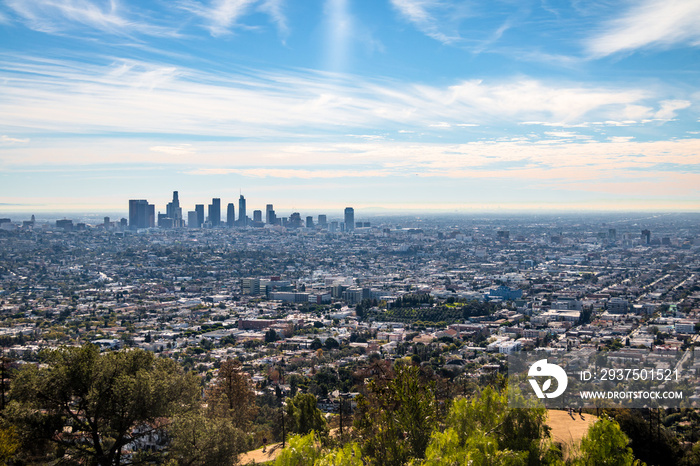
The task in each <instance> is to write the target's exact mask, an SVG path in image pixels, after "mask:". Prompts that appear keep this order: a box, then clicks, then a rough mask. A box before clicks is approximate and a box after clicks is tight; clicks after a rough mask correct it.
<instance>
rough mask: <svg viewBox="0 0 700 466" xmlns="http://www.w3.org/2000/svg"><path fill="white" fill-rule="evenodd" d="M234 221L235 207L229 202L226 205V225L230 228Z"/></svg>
mask: <svg viewBox="0 0 700 466" xmlns="http://www.w3.org/2000/svg"><path fill="white" fill-rule="evenodd" d="M235 223H236V208H235V207H234V205H233V202H229V203H228V205H227V206H226V226H227V227H229V228H231V227H232V226H233V225H234V224H235Z"/></svg>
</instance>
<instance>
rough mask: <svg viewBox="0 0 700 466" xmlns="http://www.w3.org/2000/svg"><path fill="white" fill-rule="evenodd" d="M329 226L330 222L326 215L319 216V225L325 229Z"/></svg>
mask: <svg viewBox="0 0 700 466" xmlns="http://www.w3.org/2000/svg"><path fill="white" fill-rule="evenodd" d="M327 224H328V220H327V219H326V216H325V215H319V216H318V225H319V226H321V227H325V226H326V225H327Z"/></svg>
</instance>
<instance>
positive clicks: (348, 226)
mask: <svg viewBox="0 0 700 466" xmlns="http://www.w3.org/2000/svg"><path fill="white" fill-rule="evenodd" d="M354 229H355V209H353V208H352V207H346V208H345V231H350V230H354Z"/></svg>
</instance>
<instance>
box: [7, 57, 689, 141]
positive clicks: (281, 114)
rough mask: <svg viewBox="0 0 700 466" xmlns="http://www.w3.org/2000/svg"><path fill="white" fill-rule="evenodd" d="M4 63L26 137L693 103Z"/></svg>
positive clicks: (641, 91) (615, 116) (392, 121)
mask: <svg viewBox="0 0 700 466" xmlns="http://www.w3.org/2000/svg"><path fill="white" fill-rule="evenodd" d="M0 65H2V69H3V71H1V72H0V79H5V80H6V81H5V85H4V86H3V87H2V88H0V124H1V125H4V126H5V127H13V128H24V131H35V130H41V131H62V132H71V133H76V132H78V133H80V132H82V133H88V134H94V133H99V132H105V131H117V132H124V133H166V134H185V135H187V134H196V135H200V136H202V135H205V136H227V137H250V136H251V135H256V136H257V137H272V136H274V137H286V138H291V139H297V138H299V137H308V136H309V135H318V136H320V135H323V137H324V138H328V137H333V138H334V139H336V140H337V139H338V138H340V137H342V135H345V134H348V131H349V130H352V132H353V133H354V134H372V133H373V129H374V128H376V127H377V125H381V126H382V127H384V128H386V130H388V131H399V130H411V129H414V130H425V129H430V128H433V129H434V130H435V131H440V132H445V131H452V130H454V131H457V130H459V131H465V129H464V128H467V127H470V126H471V127H475V126H474V125H475V124H474V123H465V121H466V122H470V121H478V122H480V123H479V125H481V126H483V125H508V126H511V127H513V128H517V127H518V125H520V124H522V122H529V123H536V122H539V123H538V124H542V125H551V126H560V127H586V126H594V125H595V124H596V123H595V122H601V124H609V125H613V123H608V122H632V123H636V124H643V120H649V121H652V120H662V119H664V118H666V119H669V118H671V117H672V116H674V115H675V114H676V112H678V111H679V110H682V109H683V108H686V107H687V106H688V105H690V104H689V103H688V101H685V100H682V99H673V100H670V99H665V98H663V96H662V95H658V90H654V89H645V88H635V87H633V86H629V85H628V86H625V87H624V88H620V87H605V86H594V85H582V84H576V83H571V84H568V85H567V84H562V83H558V84H552V83H547V82H543V81H540V80H536V79H532V78H527V77H522V76H516V77H511V78H509V79H500V80H498V81H495V80H494V81H485V80H468V81H460V82H457V83H455V84H453V85H448V86H428V85H423V84H421V85H416V84H412V83H397V82H395V81H392V80H381V79H375V80H368V79H362V78H360V77H356V76H342V75H329V74H327V73H318V72H312V71H305V70H297V71H293V72H285V73H276V72H275V71H255V70H246V72H245V73H241V74H237V73H228V74H221V73H213V72H212V73H208V72H205V71H198V70H193V69H188V68H184V67H180V66H172V65H163V64H154V63H147V62H139V61H134V60H117V61H115V62H114V63H112V64H110V65H86V64H84V63H75V62H71V61H68V60H48V59H41V60H38V59H37V60H34V59H31V58H17V57H16V58H15V59H5V60H2V59H1V58H0ZM106 108H108V109H109V111H108V112H105V109H106ZM548 122H549V123H548ZM472 131H477V130H472Z"/></svg>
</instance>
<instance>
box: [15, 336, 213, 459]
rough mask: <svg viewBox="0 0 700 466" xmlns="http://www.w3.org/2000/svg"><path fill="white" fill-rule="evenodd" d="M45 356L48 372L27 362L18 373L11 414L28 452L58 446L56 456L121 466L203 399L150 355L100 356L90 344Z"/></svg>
mask: <svg viewBox="0 0 700 466" xmlns="http://www.w3.org/2000/svg"><path fill="white" fill-rule="evenodd" d="M42 357H43V361H44V363H45V367H41V368H40V367H39V366H36V365H33V364H27V365H25V366H24V367H23V368H22V370H20V371H19V373H18V374H17V377H16V378H15V380H14V381H13V383H12V386H11V389H10V396H11V399H12V401H11V402H10V404H9V405H8V407H7V410H6V412H5V414H6V416H7V418H8V419H9V420H10V421H11V422H12V423H13V424H14V425H15V426H16V429H17V432H18V433H21V440H22V444H23V450H24V451H25V452H27V451H28V452H32V447H37V446H40V445H54V446H55V447H57V448H56V449H55V450H54V452H53V454H54V456H61V454H62V453H63V452H65V453H66V454H68V455H70V457H72V458H74V459H76V460H78V461H82V462H87V463H91V464H98V465H105V466H106V465H118V464H120V463H121V461H122V458H121V455H122V450H123V449H124V448H125V447H127V446H128V445H129V444H131V443H132V442H136V441H138V440H139V439H141V438H144V437H148V436H149V435H151V434H154V433H158V432H162V431H163V430H164V428H165V427H167V424H168V418H170V417H171V416H173V415H174V414H177V413H178V412H182V411H185V410H188V409H191V408H192V407H193V406H195V405H196V402H197V401H198V398H199V387H198V380H197V378H196V377H195V376H193V375H191V374H185V373H183V371H182V370H181V369H180V367H178V366H177V364H176V363H175V362H174V361H172V360H170V359H162V358H156V357H155V356H154V354H153V353H150V352H146V351H142V350H133V351H119V352H109V353H102V354H101V353H100V352H99V351H98V349H97V348H96V347H95V346H93V345H86V346H83V347H79V348H64V349H60V350H51V351H46V352H43V353H42ZM34 452H36V450H34ZM51 454H52V453H49V456H50V455H51Z"/></svg>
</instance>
